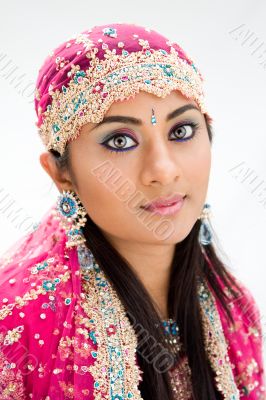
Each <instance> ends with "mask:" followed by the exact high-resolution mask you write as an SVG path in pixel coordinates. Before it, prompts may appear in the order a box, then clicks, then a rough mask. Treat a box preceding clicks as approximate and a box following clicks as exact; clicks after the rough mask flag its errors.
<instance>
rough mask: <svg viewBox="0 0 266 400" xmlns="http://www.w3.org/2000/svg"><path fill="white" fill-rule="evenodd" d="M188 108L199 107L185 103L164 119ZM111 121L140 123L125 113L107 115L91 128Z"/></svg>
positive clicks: (179, 113)
mask: <svg viewBox="0 0 266 400" xmlns="http://www.w3.org/2000/svg"><path fill="white" fill-rule="evenodd" d="M188 110H197V111H199V112H201V111H200V109H199V108H198V107H196V106H194V105H193V104H186V105H185V106H182V107H180V108H177V109H176V110H174V111H172V112H171V113H170V114H168V115H167V117H166V121H170V120H171V119H173V118H175V117H178V116H179V115H181V114H183V113H184V112H186V111H188ZM111 122H122V123H126V124H128V123H130V124H134V125H138V126H139V125H142V120H141V119H139V118H135V117H129V116H126V115H110V116H109V117H104V118H103V120H102V121H100V122H99V123H98V124H97V125H96V126H94V127H93V128H92V129H91V131H92V130H94V129H96V128H98V127H99V126H100V125H103V124H106V123H111Z"/></svg>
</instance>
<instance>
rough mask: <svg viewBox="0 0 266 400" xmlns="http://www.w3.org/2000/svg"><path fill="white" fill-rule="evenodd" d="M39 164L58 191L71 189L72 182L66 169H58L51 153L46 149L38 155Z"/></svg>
mask: <svg viewBox="0 0 266 400" xmlns="http://www.w3.org/2000/svg"><path fill="white" fill-rule="evenodd" d="M39 160H40V164H41V166H42V167H43V169H44V170H45V171H46V172H47V174H48V175H49V176H50V177H51V178H52V180H53V181H54V183H55V185H56V187H57V189H58V190H59V192H62V191H63V190H73V184H72V181H71V178H70V176H69V173H68V172H67V171H60V170H59V169H58V167H57V165H56V161H55V159H54V157H53V155H52V154H51V153H50V152H49V151H47V152H45V153H42V154H41V155H40V158H39Z"/></svg>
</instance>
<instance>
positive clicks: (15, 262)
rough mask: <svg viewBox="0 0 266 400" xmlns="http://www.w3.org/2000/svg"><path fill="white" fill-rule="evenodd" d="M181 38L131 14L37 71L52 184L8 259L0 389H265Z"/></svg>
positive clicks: (54, 394)
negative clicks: (213, 212)
mask: <svg viewBox="0 0 266 400" xmlns="http://www.w3.org/2000/svg"><path fill="white" fill-rule="evenodd" d="M202 81H203V78H202V76H201V74H200V72H199V70H198V69H197V68H196V66H195V65H194V63H193V61H192V60H191V59H190V58H189V57H188V56H187V55H186V54H185V52H184V51H183V50H182V49H181V48H180V46H178V45H177V44H176V43H172V42H170V41H169V40H168V39H166V38H165V37H163V36H162V35H160V34H159V33H156V32H154V31H151V30H149V29H146V28H143V27H140V26H136V25H129V24H112V25H105V26H96V27H94V28H93V29H91V30H88V31H85V32H83V33H81V34H79V35H77V36H76V37H75V38H72V39H71V40H69V41H67V42H66V43H63V44H62V45H61V46H59V47H58V48H57V49H56V50H54V52H53V53H52V54H51V55H50V56H49V57H48V58H47V59H46V61H45V63H44V65H43V67H42V68H41V70H40V71H39V76H38V80H37V87H36V98H35V105H36V111H37V114H38V122H37V126H38V127H39V133H40V136H41V139H42V141H43V143H44V145H45V146H46V150H47V151H46V152H44V153H43V154H41V156H40V163H41V165H42V167H43V168H44V169H45V170H46V172H47V173H48V174H49V175H50V176H51V178H52V180H53V181H54V182H55V184H56V186H57V188H58V190H59V192H60V193H59V196H58V200H57V202H56V204H55V205H54V206H53V207H52V208H51V209H50V210H49V212H48V213H47V214H46V215H45V216H44V218H43V220H42V221H41V223H40V224H39V225H38V227H36V229H35V230H34V231H33V232H31V233H30V234H28V235H27V236H26V237H24V238H23V239H21V241H20V242H19V243H17V244H16V246H13V248H12V249H10V251H9V252H8V253H6V254H5V256H3V258H2V268H1V285H0V293H1V301H2V309H1V320H2V324H1V336H0V340H1V399H19V400H20V399H34V400H37V399H38V400H58V399H116V400H117V399H152V400H159V399H160V400H161V399H164V400H165V399H197V400H199V399H201V400H202V399H230V400H232V399H240V398H242V399H265V398H266V397H265V386H264V370H263V361H262V329H261V322H260V314H259V310H258V307H257V305H256V303H255V301H254V298H253V297H252V295H251V294H250V293H249V291H248V290H247V289H246V288H245V287H244V286H243V284H241V282H239V281H237V279H236V278H235V277H234V276H233V275H232V273H231V272H230V271H229V269H228V268H227V267H226V266H225V265H224V264H223V263H222V261H221V260H220V259H219V258H218V256H217V255H216V252H215V247H214V243H213V232H212V229H211V225H210V222H209V218H208V217H209V212H210V206H209V205H208V204H207V203H205V198H206V193H207V188H208V180H209V173H210V164H211V143H212V129H211V128H212V127H211V121H212V119H211V117H210V116H209V115H208V113H207V110H206V108H205V104H204V94H203V90H202Z"/></svg>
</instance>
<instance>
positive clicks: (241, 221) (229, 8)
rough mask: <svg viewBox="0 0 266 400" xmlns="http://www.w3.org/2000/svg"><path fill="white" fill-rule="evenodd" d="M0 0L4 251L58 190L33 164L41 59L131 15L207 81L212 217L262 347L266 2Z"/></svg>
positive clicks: (38, 147)
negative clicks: (252, 309) (18, 215)
mask: <svg viewBox="0 0 266 400" xmlns="http://www.w3.org/2000/svg"><path fill="white" fill-rule="evenodd" d="M0 4H1V15H0V39H1V40H0V90H1V92H0V93H1V95H0V102H1V109H0V110H1V111H0V113H1V114H0V115H1V122H0V123H1V146H0V177H1V179H0V226H1V241H0V253H1V252H3V251H4V250H6V249H7V248H8V247H9V246H10V245H11V244H12V243H13V242H14V240H16V239H18V238H19V237H20V236H21V235H22V234H23V233H24V230H25V229H26V227H27V226H29V225H30V224H32V223H33V222H38V221H39V219H40V218H41V216H42V215H43V214H44V213H45V212H46V211H47V209H48V207H49V206H50V205H52V204H53V202H54V201H55V199H56V197H57V190H56V188H55V186H54V185H53V184H52V182H51V180H50V178H49V177H48V175H46V173H45V172H44V171H43V169H42V168H41V166H40V164H39V154H40V153H41V152H42V150H43V146H42V144H41V141H40V139H39V137H38V135H37V128H36V126H35V122H36V120H37V118H36V115H35V110H34V104H33V90H34V87H35V82H36V79H37V74H38V71H39V69H40V67H41V65H42V63H43V61H44V59H45V58H46V56H47V55H48V54H49V53H50V52H51V51H52V50H53V49H54V48H55V47H57V46H58V45H59V44H61V43H62V42H64V41H65V40H67V39H69V38H70V37H72V36H73V35H74V34H77V33H79V32H82V31H84V30H85V29H89V28H90V27H92V26H94V25H101V24H111V23H112V22H130V23H136V24H139V25H144V26H146V27H150V28H152V29H155V30H158V31H159V32H161V33H162V34H164V35H165V36H167V37H168V38H169V39H171V40H173V41H176V42H177V43H179V44H180V45H181V47H183V48H184V50H185V51H186V52H187V53H188V55H189V56H191V57H192V59H193V60H194V61H195V63H196V65H197V66H198V68H199V69H200V71H201V73H202V75H203V77H204V79H205V94H206V104H207V106H208V109H209V113H210V114H211V115H212V117H213V119H214V123H213V126H214V142H213V147H212V170H211V177H210V185H209V192H208V197H207V201H208V202H209V203H210V204H211V206H212V213H213V217H212V225H213V226H214V228H215V231H216V233H217V235H218V237H219V242H220V248H221V251H222V252H223V257H224V260H225V262H226V263H227V264H228V265H229V266H230V268H231V269H232V270H233V272H234V273H235V275H237V276H238V277H239V278H240V279H241V280H242V281H243V283H244V284H246V285H247V286H248V288H249V289H250V290H251V292H252V294H253V295H254V297H255V299H256V301H257V303H258V305H259V307H260V310H261V322H262V326H263V329H264V337H265V340H264V347H265V343H266V294H265V293H266V288H265V281H266V257H265V247H266V235H265V224H266V127H265V119H264V118H265V93H266V24H265V17H266V2H265V1H263V0H261V1H254V0H253V1H247V0H245V1H243V0H241V1H240V0H238V1H230V2H229V1H223V2H216V1H211V0H209V1H207V0H206V1H202V0H201V1H194V2H193V1H176V0H175V1H172V2H169V1H165V2H161V1H156V2H155V1H147V0H146V1H143V0H141V1H140V0H135V1H134V2H125V1H122V0H121V1H117V0H112V1H103V0H101V1H100V2H96V1H94V2H92V1H75V2H74V1H73V0H72V1H69V0H64V1H62V0H60V1H51V0H46V1H45V2H40V1H23V2H21V1H18V0H16V1H14V0H13V1H9V2H6V1H5V2H4V1H3V0H2V1H1V3H0ZM8 61H10V63H9V67H6V68H4V67H5V65H6V64H7V62H8ZM12 67H13V68H16V70H15V71H14V73H13V75H11V76H10V77H9V78H8V77H7V76H5V73H7V72H8V71H11V68H12ZM23 74H25V75H24V77H23V84H22V86H21V88H15V84H14V82H13V83H12V79H13V78H14V77H15V76H16V77H18V76H21V75H23ZM23 88H24V93H19V91H22V90H21V89H23ZM258 185H260V186H258ZM4 198H5V199H6V202H7V201H12V202H13V206H12V207H13V209H19V208H21V209H22V211H21V212H22V213H24V215H25V218H26V217H28V220H27V221H26V220H25V222H24V225H23V226H21V227H20V229H19V228H17V227H16V224H15V223H12V221H11V218H9V217H8V213H7V212H3V204H4V200H3V199H4ZM25 218H24V219H25Z"/></svg>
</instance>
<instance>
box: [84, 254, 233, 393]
mask: <svg viewBox="0 0 266 400" xmlns="http://www.w3.org/2000/svg"><path fill="white" fill-rule="evenodd" d="M77 250H78V257H79V262H80V266H81V271H82V285H83V289H84V295H85V300H84V302H83V305H82V307H83V308H84V310H85V312H86V314H87V315H88V316H89V318H90V322H91V323H92V331H91V335H92V337H93V338H94V343H97V352H93V354H92V355H93V357H94V358H95V359H96V361H95V363H94V365H92V366H90V367H89V369H90V372H91V374H92V376H93V378H94V381H95V384H94V398H95V399H96V400H100V399H102V398H103V397H102V396H104V395H105V396H107V397H108V396H109V397H108V398H110V399H111V400H122V399H129V398H130V399H135V400H141V396H140V392H139V390H138V384H139V381H140V380H141V379H142V377H141V373H142V371H141V370H140V368H139V366H138V365H137V364H136V359H135V352H136V349H137V337H136V334H135V331H134V329H133V327H132V326H131V324H130V322H129V320H128V318H127V315H126V311H125V309H124V307H123V305H122V303H121V301H120V299H119V298H118V296H117V294H116V292H115V290H114V289H113V288H112V286H111V285H110V283H109V282H108V280H107V279H106V278H105V275H104V273H103V271H102V270H101V269H100V267H99V265H98V264H97V263H96V262H95V260H94V257H93V254H92V253H91V251H90V250H89V249H88V248H87V247H84V246H79V247H78V248H77ZM198 295H199V300H200V306H201V314H202V318H203V328H204V337H205V340H206V352H207V355H208V358H209V361H210V364H211V366H212V368H213V371H214V373H215V381H216V383H217V389H218V390H219V391H220V392H221V393H222V394H223V396H224V399H225V400H239V398H240V397H239V390H238V388H237V386H236V384H235V381H234V376H233V372H232V369H231V364H230V359H229V356H228V353H227V343H226V340H225V337H224V334H223V329H222V325H221V320H220V317H219V313H218V311H217V308H216V306H215V299H214V297H213V295H212V294H211V292H210V290H208V287H207V285H206V284H205V283H204V282H201V283H200V285H199V292H198ZM182 368H184V365H183V367H182ZM187 368H188V365H187ZM187 371H189V370H188V369H187ZM183 372H184V371H183ZM183 372H182V371H181V370H180V371H179V372H178V370H176V369H175V370H173V371H171V372H170V376H171V380H172V384H173V389H174V391H175V393H179V394H180V393H181V392H180V390H181V388H180V385H179V384H178V382H175V378H176V377H177V376H178V374H179V373H183ZM188 379H190V376H189V377H188ZM188 385H189V383H188ZM104 398H105V397H104ZM177 398H178V399H180V397H177ZM185 398H187V397H184V399H185Z"/></svg>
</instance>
